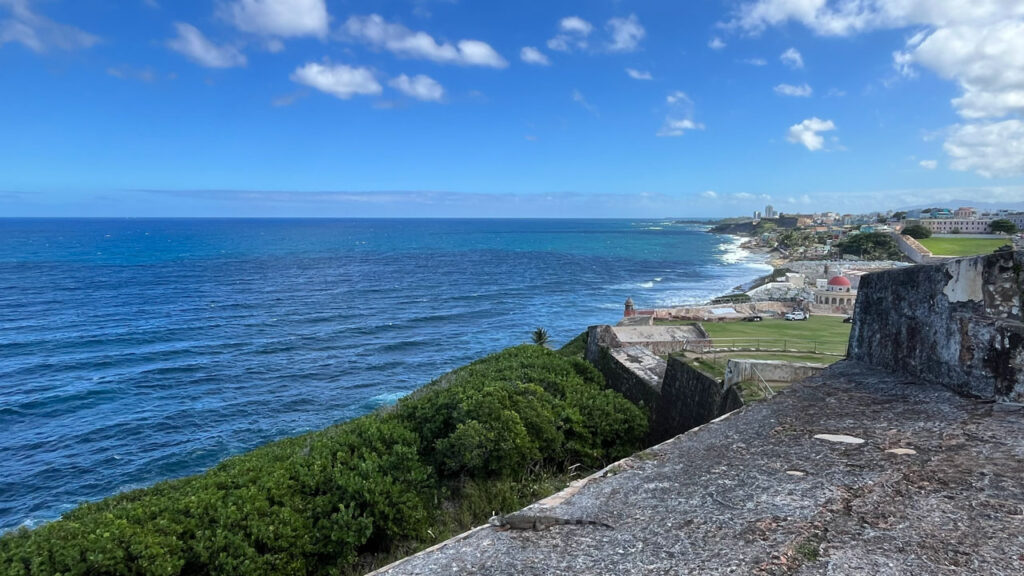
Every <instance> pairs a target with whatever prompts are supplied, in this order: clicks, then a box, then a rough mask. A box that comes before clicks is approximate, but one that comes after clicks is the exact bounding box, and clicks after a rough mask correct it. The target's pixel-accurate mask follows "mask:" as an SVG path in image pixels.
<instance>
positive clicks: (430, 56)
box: [343, 14, 508, 68]
mask: <svg viewBox="0 0 1024 576" xmlns="http://www.w3.org/2000/svg"><path fill="white" fill-rule="evenodd" d="M343 29H344V32H345V33H346V34H347V35H348V36H349V37H350V38H352V39H354V40H359V41H362V42H365V43H367V44H369V45H371V46H374V47H377V48H382V49H384V50H387V51H388V52H392V53H394V54H397V55H399V56H404V57H407V58H420V59H423V60H432V61H434V62H439V63H442V64H460V65H462V66H485V67H490V68H505V67H507V66H508V61H507V60H505V59H504V58H502V56H501V55H500V54H498V53H497V52H496V51H495V50H494V48H491V46H490V44H487V43H486V42H481V41H480V40H459V41H458V42H457V43H456V44H454V45H453V44H450V43H448V42H445V43H443V44H438V43H437V41H436V40H434V38H433V36H431V35H430V34H427V33H426V32H413V31H412V30H409V29H408V28H406V27H405V26H402V25H401V24H394V23H390V22H387V21H385V20H384V18H382V17H381V16H379V15H378V14H371V15H369V16H352V17H350V18H349V19H348V20H347V21H346V22H345V25H344V27H343Z"/></svg>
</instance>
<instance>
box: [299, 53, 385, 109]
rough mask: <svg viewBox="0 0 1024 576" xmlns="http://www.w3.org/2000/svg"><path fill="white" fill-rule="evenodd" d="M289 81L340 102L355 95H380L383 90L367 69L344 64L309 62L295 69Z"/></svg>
mask: <svg viewBox="0 0 1024 576" xmlns="http://www.w3.org/2000/svg"><path fill="white" fill-rule="evenodd" d="M291 80H292V82H296V83H298V84H303V85H305V86H309V87H311V88H316V89H317V90H320V91H321V92H326V93H328V94H330V95H332V96H336V97H338V98H341V99H342V100H348V99H349V98H351V97H352V96H354V95H357V94H362V95H369V96H372V95H376V94H380V93H381V91H382V90H383V87H382V86H381V85H380V83H379V82H377V79H376V78H374V76H373V72H371V71H370V70H369V69H368V68H353V67H351V66H345V65H344V64H333V65H331V64H319V63H317V62H310V63H308V64H306V65H305V66H302V67H301V68H296V69H295V72H292V75H291Z"/></svg>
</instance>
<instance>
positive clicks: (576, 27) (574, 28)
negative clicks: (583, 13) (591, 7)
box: [558, 16, 594, 36]
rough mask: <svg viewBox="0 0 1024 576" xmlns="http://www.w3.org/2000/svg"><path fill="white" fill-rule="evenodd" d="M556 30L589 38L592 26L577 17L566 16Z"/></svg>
mask: <svg viewBox="0 0 1024 576" xmlns="http://www.w3.org/2000/svg"><path fill="white" fill-rule="evenodd" d="M558 28H559V29H560V30H561V31H562V32H569V33H573V34H579V35H581V36H589V35H590V32H591V31H593V29H594V25H593V24H591V23H590V22H587V21H586V20H584V19H583V18H580V17H579V16H566V17H565V18H562V20H561V21H560V22H559V23H558Z"/></svg>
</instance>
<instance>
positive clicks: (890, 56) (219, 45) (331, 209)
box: [0, 0, 1024, 217]
mask: <svg viewBox="0 0 1024 576" xmlns="http://www.w3.org/2000/svg"><path fill="white" fill-rule="evenodd" d="M0 91H2V92H0V93H2V94H3V98H2V100H0V216H49V215H53V216H193V215H195V216H581V217H662V216H724V215H731V214H747V213H749V212H750V211H752V210H754V209H756V208H762V207H763V205H765V204H769V203H770V204H773V205H774V206H775V207H776V208H777V209H780V210H782V211H789V212H796V211H815V210H837V211H843V212H851V211H853V212H856V211H868V210H876V209H887V208H899V207H904V206H910V205H916V204H922V203H931V202H935V203H941V202H945V201H953V200H971V201H977V202H1018V201H1022V200H1024V122H1022V121H1021V113H1022V112H1024V3H1021V2H1020V1H1019V0H976V1H972V2H963V1H962V0H864V1H863V2H858V3H849V2H836V1H834V0H832V1H828V0H689V1H685V2H669V1H644V0H617V1H615V0H606V1H587V2H583V1H579V2H568V1H545V2H528V1H524V2H496V1H470V0H459V1H454V0H393V1H378V2H357V1H341V0H194V1H189V0H176V1H174V2H172V1H170V0H75V1H72V0H0Z"/></svg>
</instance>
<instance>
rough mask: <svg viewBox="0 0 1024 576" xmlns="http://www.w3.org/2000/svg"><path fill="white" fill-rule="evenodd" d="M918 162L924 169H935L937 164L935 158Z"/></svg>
mask: <svg viewBox="0 0 1024 576" xmlns="http://www.w3.org/2000/svg"><path fill="white" fill-rule="evenodd" d="M918 164H919V165H920V166H921V168H924V169H926V170H935V169H936V168H937V167H938V166H939V163H938V161H936V160H921V161H920V162H918Z"/></svg>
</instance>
